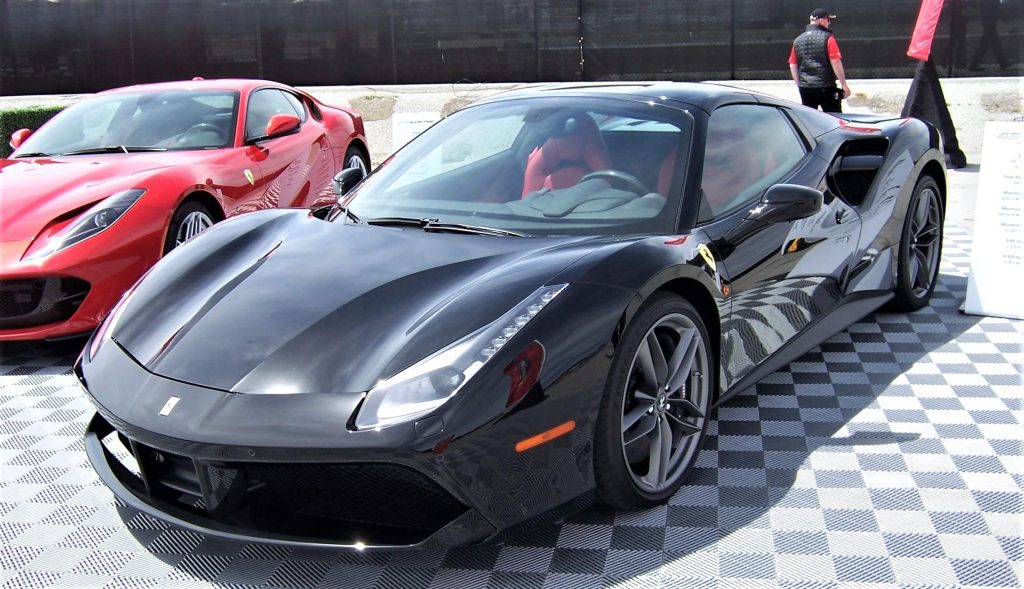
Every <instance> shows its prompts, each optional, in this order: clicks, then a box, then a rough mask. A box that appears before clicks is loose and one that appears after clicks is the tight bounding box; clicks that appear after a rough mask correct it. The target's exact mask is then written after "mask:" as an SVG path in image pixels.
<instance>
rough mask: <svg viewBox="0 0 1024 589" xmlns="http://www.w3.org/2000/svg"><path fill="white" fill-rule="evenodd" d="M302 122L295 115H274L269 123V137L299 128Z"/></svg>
mask: <svg viewBox="0 0 1024 589" xmlns="http://www.w3.org/2000/svg"><path fill="white" fill-rule="evenodd" d="M300 122H301V121H299V117H297V116H295V115H274V116H272V117H270V121H269V122H268V123H267V137H273V136H275V135H281V134H283V133H288V132H291V131H294V130H295V129H298V128H299V123H300Z"/></svg>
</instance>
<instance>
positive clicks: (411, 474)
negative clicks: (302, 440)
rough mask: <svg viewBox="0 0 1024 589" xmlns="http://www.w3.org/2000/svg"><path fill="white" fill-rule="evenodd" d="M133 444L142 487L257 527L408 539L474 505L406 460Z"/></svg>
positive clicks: (341, 537)
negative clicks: (189, 453)
mask: <svg viewBox="0 0 1024 589" xmlns="http://www.w3.org/2000/svg"><path fill="white" fill-rule="evenodd" d="M111 437H113V436H111ZM128 445H129V446H130V452H131V454H132V455H133V457H134V458H135V459H136V461H137V466H138V469H137V471H136V472H138V473H139V475H140V476H139V482H140V483H142V484H141V485H139V486H137V489H139V490H142V489H145V491H144V493H146V494H148V495H149V496H151V497H154V498H156V499H160V500H162V501H164V502H167V503H170V504H172V505H175V506H176V507H179V508H182V509H185V510H187V511H190V512H192V513H194V514H196V515H199V516H202V517H204V518H209V519H211V520H214V521H216V522H219V523H223V524H230V525H233V526H238V527H242V528H246V529H251V530H255V531H257V532H264V533H269V534H284V535H292V536H300V537H305V538H312V539H319V540H324V541H330V542H337V543H343V544H355V543H357V542H363V543H366V544H372V545H406V544H416V543H419V542H421V541H423V540H425V539H426V538H427V537H429V536H430V535H431V534H433V533H434V532H436V531H438V530H440V529H441V528H443V527H444V526H445V525H447V524H448V523H450V522H452V521H453V520H455V519H456V518H458V517H459V516H461V515H463V514H464V513H466V511H468V508H467V507H466V506H465V505H463V504H462V503H460V502H459V501H458V500H456V499H455V498H454V497H452V495H451V494H449V493H448V492H446V491H445V490H444V489H442V488H441V487H440V486H439V485H438V484H437V483H435V482H433V481H432V480H431V479H430V478H428V477H427V476H425V475H423V474H421V473H420V472H418V471H416V470H414V469H412V468H408V467H405V466H398V465H393V464H378V463H365V464H361V463H351V464H350V463H340V464H265V463H222V462H218V463H204V462H201V461H193V460H192V459H191V458H188V457H185V456H179V455H176V454H173V453H169V452H164V451H162V450H156V449H154V448H150V447H148V446H145V445H143V444H140V443H137V442H130V441H129V444H128ZM120 459H121V462H122V463H123V462H124V457H123V456H122V457H120Z"/></svg>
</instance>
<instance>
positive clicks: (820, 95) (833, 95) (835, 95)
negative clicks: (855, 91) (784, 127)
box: [800, 87, 843, 112]
mask: <svg viewBox="0 0 1024 589" xmlns="http://www.w3.org/2000/svg"><path fill="white" fill-rule="evenodd" d="M800 101H801V102H803V103H804V106H809V107H811V108H818V107H819V106H820V107H821V110H823V111H825V112H843V91H842V90H840V89H839V88H836V87H832V88H800Z"/></svg>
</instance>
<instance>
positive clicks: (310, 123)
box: [229, 88, 335, 214]
mask: <svg viewBox="0 0 1024 589" xmlns="http://www.w3.org/2000/svg"><path fill="white" fill-rule="evenodd" d="M277 114H293V115H296V116H298V117H299V120H300V121H302V123H301V125H300V126H299V128H298V130H296V131H295V132H292V133H288V134H285V135H280V136H277V137H271V138H267V139H260V137H263V136H264V135H265V134H266V130H267V123H269V122H270V118H271V117H273V116H274V115H277ZM245 141H246V143H247V144H248V143H250V142H252V144H251V145H249V146H248V147H247V148H246V154H247V155H248V157H249V158H250V160H251V162H252V164H253V166H254V167H258V170H259V174H256V173H255V170H254V183H255V188H256V190H255V192H254V194H255V195H256V197H257V200H256V201H255V202H251V203H248V204H247V205H244V206H245V208H246V209H248V210H253V209H260V208H268V207H302V206H309V204H310V203H312V202H313V200H315V198H316V196H317V195H318V194H319V193H320V192H321V191H323V190H324V189H325V188H328V187H329V186H330V181H331V178H332V177H333V176H334V172H335V170H334V163H333V160H332V159H331V157H330V154H331V145H330V143H329V141H328V140H327V137H326V135H325V134H324V130H323V128H322V126H321V125H320V123H319V122H318V121H316V120H315V119H314V118H312V117H311V116H310V114H309V112H308V110H307V109H306V106H305V104H304V103H303V102H302V100H300V99H299V98H298V97H297V96H295V95H294V94H291V93H290V92H287V91H285V90H281V89H277V88H262V89H259V90H256V91H254V92H253V93H252V94H250V95H249V100H248V102H247V106H246V109H245ZM238 212H242V211H238ZM229 214H231V213H230V212H229Z"/></svg>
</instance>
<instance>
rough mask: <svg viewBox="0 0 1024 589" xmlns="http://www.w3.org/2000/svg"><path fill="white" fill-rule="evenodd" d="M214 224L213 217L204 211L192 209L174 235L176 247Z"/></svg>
mask: <svg viewBox="0 0 1024 589" xmlns="http://www.w3.org/2000/svg"><path fill="white" fill-rule="evenodd" d="M212 226H213V219H212V218H210V216H209V215H207V214H206V213H205V212H204V211H192V212H190V213H189V214H188V215H186V216H185V218H184V219H183V220H182V222H181V225H179V226H178V231H177V233H176V234H175V236H174V247H178V246H180V245H181V244H183V243H185V242H186V241H188V240H190V239H192V238H193V237H195V236H197V235H199V234H200V233H202V232H203V231H206V230H207V229H209V228H210V227H212Z"/></svg>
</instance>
